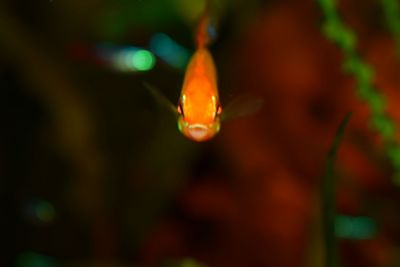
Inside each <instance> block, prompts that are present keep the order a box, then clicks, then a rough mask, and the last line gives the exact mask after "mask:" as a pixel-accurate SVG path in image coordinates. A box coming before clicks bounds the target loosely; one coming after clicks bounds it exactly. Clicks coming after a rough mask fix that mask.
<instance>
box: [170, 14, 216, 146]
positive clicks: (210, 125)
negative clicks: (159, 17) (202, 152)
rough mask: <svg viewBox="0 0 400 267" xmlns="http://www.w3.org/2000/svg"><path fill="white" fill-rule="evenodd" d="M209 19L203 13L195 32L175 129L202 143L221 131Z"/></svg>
mask: <svg viewBox="0 0 400 267" xmlns="http://www.w3.org/2000/svg"><path fill="white" fill-rule="evenodd" d="M207 27H208V18H207V16H206V15H204V16H203V17H202V18H201V20H200V23H199V27H198V30H197V34H196V43H197V49H196V52H195V53H194V54H193V56H192V57H191V59H190V61H189V64H188V66H187V69H186V73H185V78H184V82H183V86H182V91H181V95H180V98H179V103H178V107H177V109H178V113H179V116H178V128H179V130H180V131H181V132H182V133H183V135H185V136H186V137H187V138H189V139H191V140H193V141H197V142H201V141H207V140H209V139H211V138H212V137H214V136H215V135H216V134H217V133H218V132H219V130H220V115H221V112H222V107H221V104H220V101H219V95H218V86H217V72H216V68H215V64H214V60H213V58H212V55H211V53H210V52H209V50H208V49H207V44H208V42H209V36H208V31H207Z"/></svg>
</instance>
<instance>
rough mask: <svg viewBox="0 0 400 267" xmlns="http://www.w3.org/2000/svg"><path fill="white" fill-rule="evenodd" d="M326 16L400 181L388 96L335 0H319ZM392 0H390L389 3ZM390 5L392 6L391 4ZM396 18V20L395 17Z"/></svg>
mask: <svg viewBox="0 0 400 267" xmlns="http://www.w3.org/2000/svg"><path fill="white" fill-rule="evenodd" d="M317 2H318V4H319V6H320V7H321V10H322V13H323V15H324V22H323V25H322V30H323V32H324V34H325V36H326V37H327V38H328V39H329V40H331V41H332V42H334V43H335V44H337V45H338V46H339V48H340V49H341V50H342V52H343V55H344V62H343V68H344V70H345V72H346V73H348V74H350V75H352V76H353V77H354V78H355V80H356V84H357V95H358V96H359V97H360V98H361V99H362V100H363V101H364V102H365V103H366V104H367V105H368V107H369V109H370V123H369V124H370V127H371V128H372V129H374V130H375V131H376V132H377V133H378V134H379V135H380V137H381V138H382V140H383V141H384V142H385V146H386V150H385V152H386V155H387V157H388V158H389V160H390V161H391V163H392V165H393V167H394V168H395V174H394V175H393V180H394V182H395V183H396V184H398V183H399V181H398V177H399V175H398V174H397V173H399V172H400V165H398V164H396V162H397V158H398V157H399V156H400V155H397V153H398V151H400V150H399V149H398V147H399V144H398V143H397V142H396V141H395V134H396V127H395V122H394V121H393V120H392V119H391V118H390V117H389V116H388V115H387V114H386V111H385V109H386V99H385V96H384V95H383V94H382V93H381V92H380V91H379V90H378V89H377V88H376V87H375V85H374V71H373V68H372V66H371V65H369V64H367V63H366V62H365V61H364V60H363V59H362V58H361V57H360V56H359V55H358V53H357V50H356V44H357V38H356V35H355V33H354V32H353V31H352V30H351V29H350V28H349V27H348V26H346V24H345V23H344V22H343V21H342V20H341V17H340V15H339V13H338V11H337V8H336V5H335V1H334V0H317ZM389 2H391V1H386V2H385V4H388V5H389V4H391V5H393V3H389ZM388 8H389V7H388ZM392 21H394V19H392Z"/></svg>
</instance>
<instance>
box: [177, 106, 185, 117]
mask: <svg viewBox="0 0 400 267" xmlns="http://www.w3.org/2000/svg"><path fill="white" fill-rule="evenodd" d="M178 113H179V114H181V115H182V116H184V115H183V109H182V105H181V104H178Z"/></svg>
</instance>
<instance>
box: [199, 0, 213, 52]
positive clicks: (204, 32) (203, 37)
mask: <svg viewBox="0 0 400 267" xmlns="http://www.w3.org/2000/svg"><path fill="white" fill-rule="evenodd" d="M208 2H209V1H206V4H205V7H204V11H203V14H202V15H201V16H200V20H199V24H198V26H197V31H196V45H197V48H205V47H206V46H207V45H208V44H209V43H210V41H211V40H210V35H209V33H208V27H209V24H210V18H209V15H208V14H209V12H208V11H209V3H208Z"/></svg>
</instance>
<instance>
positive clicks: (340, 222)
mask: <svg viewBox="0 0 400 267" xmlns="http://www.w3.org/2000/svg"><path fill="white" fill-rule="evenodd" d="M335 230H336V236H338V237H340V238H347V239H355V240H367V239H372V238H373V237H374V236H375V234H376V230H377V226H376V223H375V221H374V220H373V219H372V218H369V217H365V216H346V215H338V216H336V221H335Z"/></svg>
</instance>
